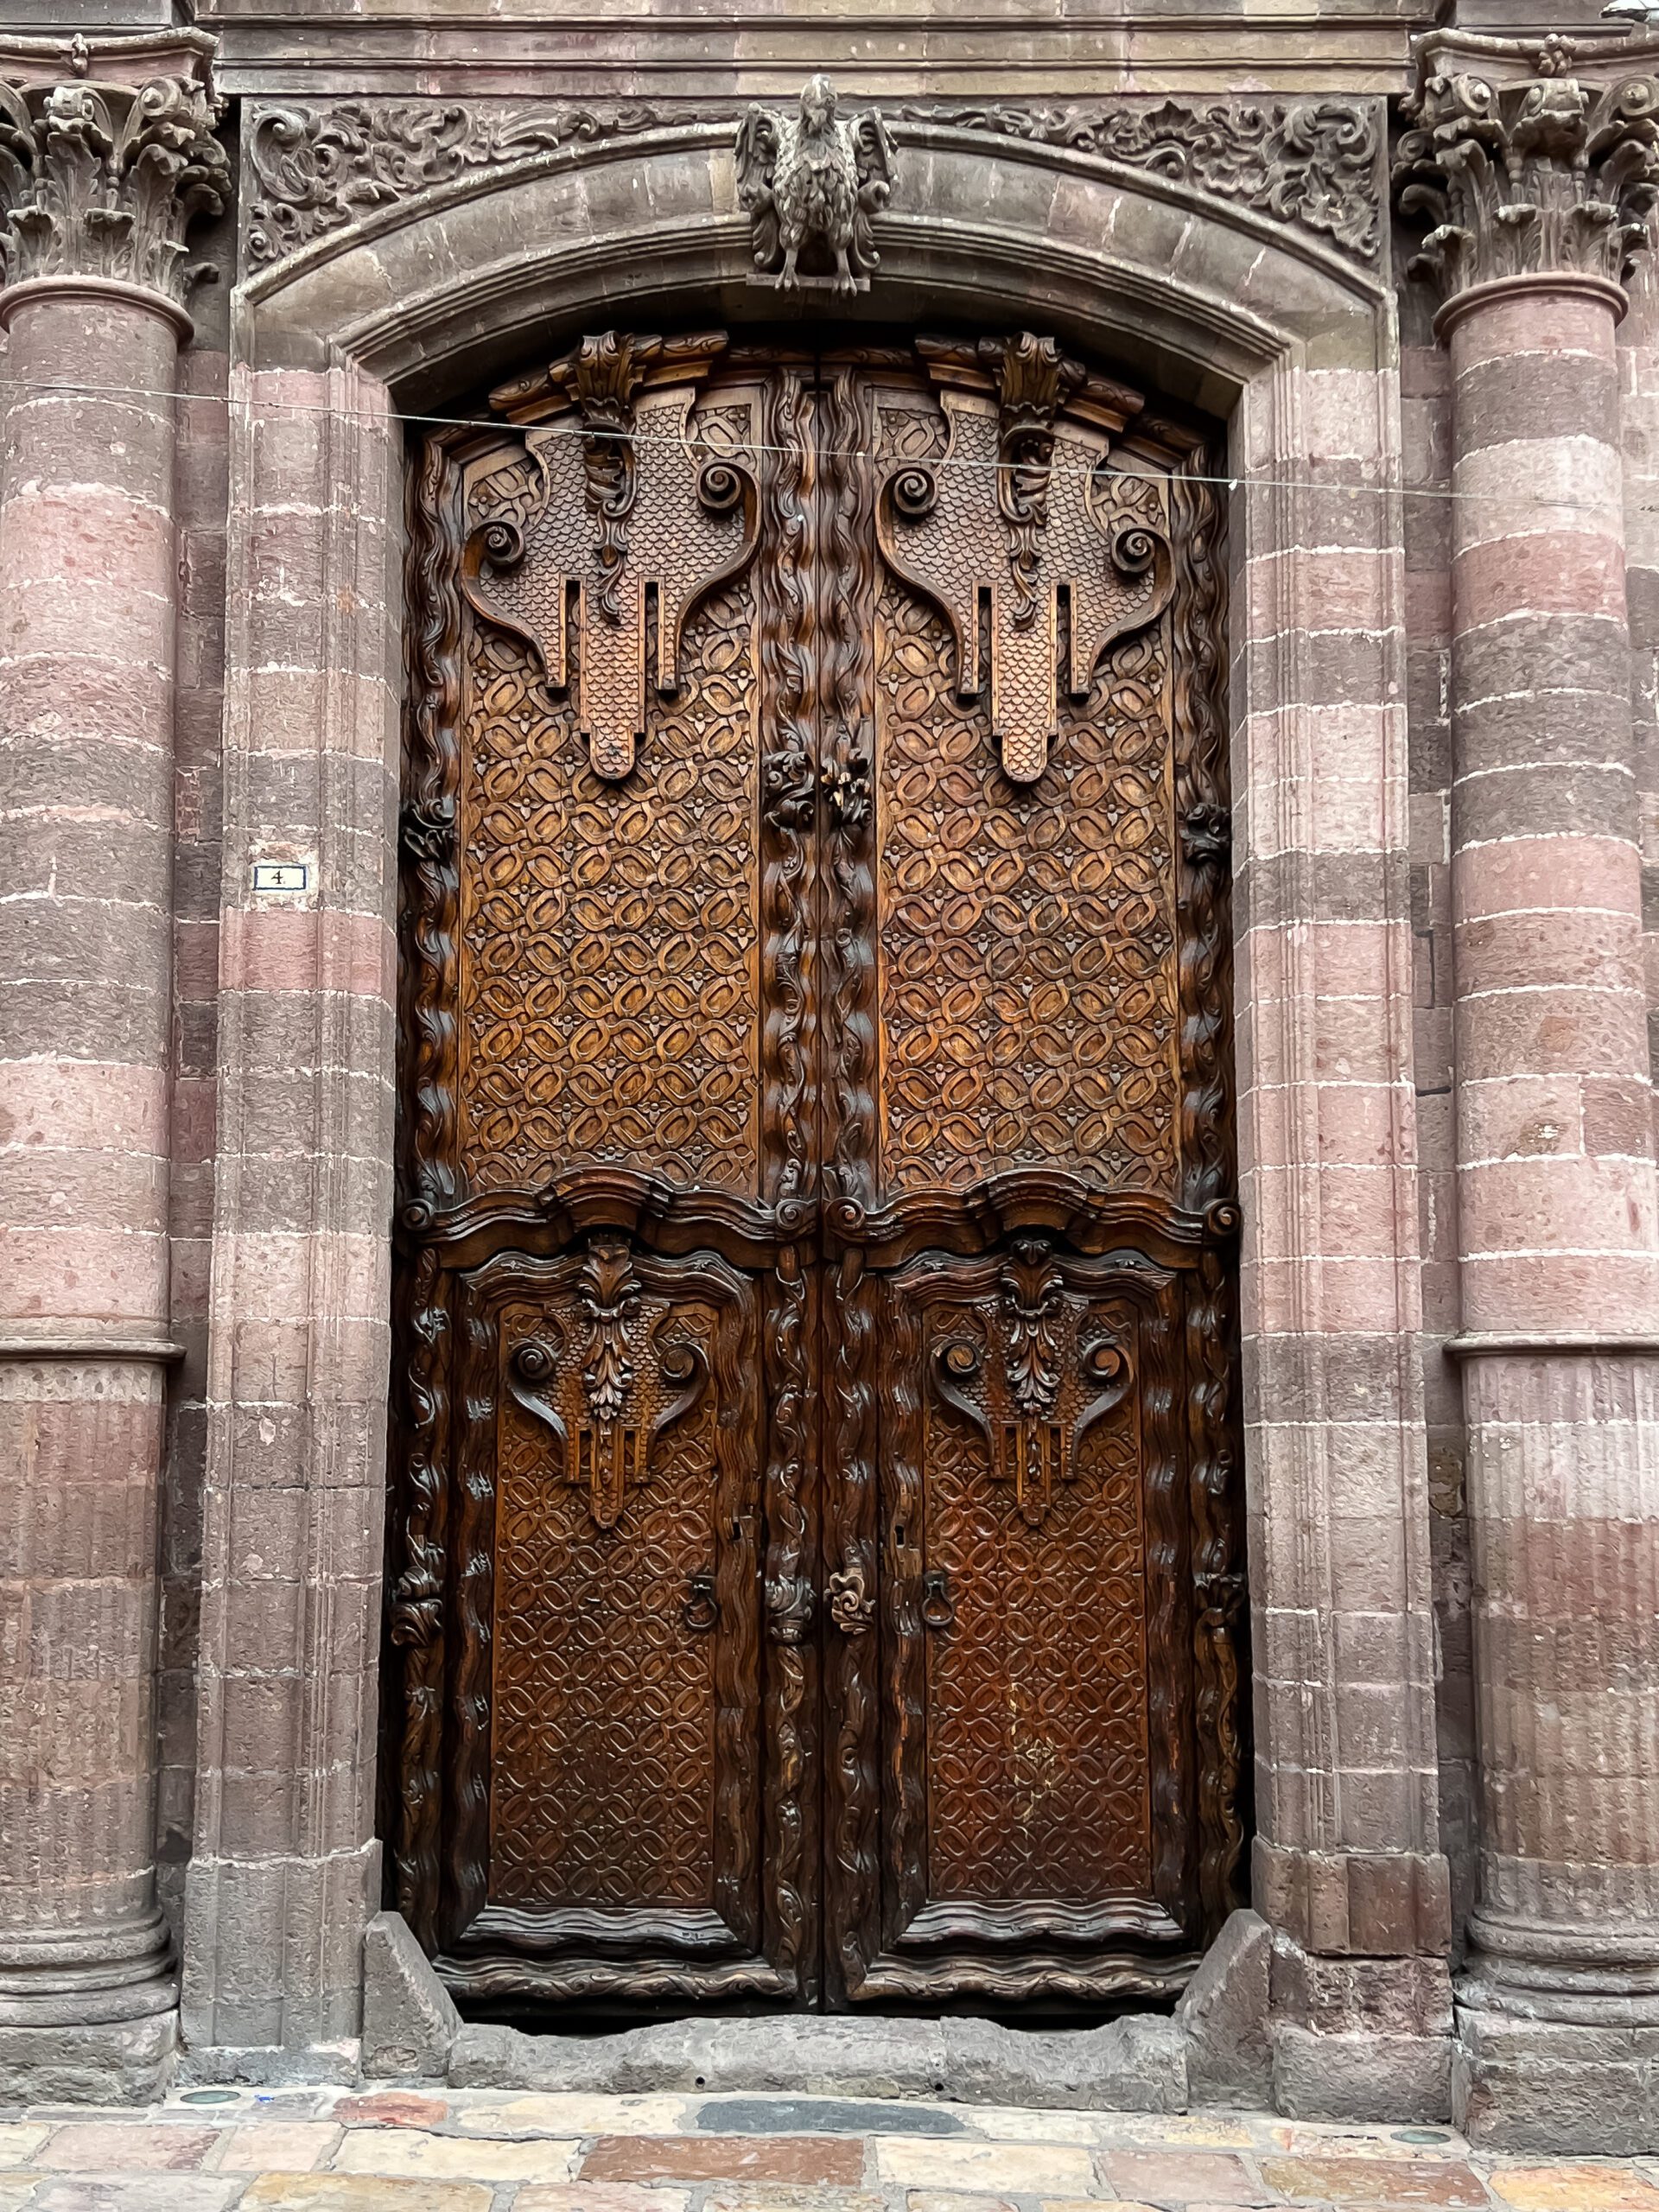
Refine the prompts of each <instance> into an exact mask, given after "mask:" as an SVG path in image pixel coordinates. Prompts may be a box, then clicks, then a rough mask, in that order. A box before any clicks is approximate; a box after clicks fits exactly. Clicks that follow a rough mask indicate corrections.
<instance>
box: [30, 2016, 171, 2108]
mask: <svg viewBox="0 0 1659 2212" xmlns="http://www.w3.org/2000/svg"><path fill="white" fill-rule="evenodd" d="M178 2047H179V2014H178V2007H177V2005H173V2006H172V2007H171V2008H170V2009H169V2010H168V2011H167V2012H152V2013H151V2014H150V2015H149V2017H148V2018H144V2019H137V2020H109V2021H105V2022H103V2023H101V2024H99V2025H98V2026H96V2027H29V2028H23V2027H17V2026H15V2025H13V2024H10V2023H8V2022H0V2105H34V2104H95V2105H143V2104H151V2103H153V2102H154V2101H156V2099H157V2098H158V2097H161V2096H163V2095H165V2094H166V2093H167V2090H168V2086H169V2084H170V2083H171V2082H172V2079H173V2071H174V2066H175V2058H176V2054H177V2051H178Z"/></svg>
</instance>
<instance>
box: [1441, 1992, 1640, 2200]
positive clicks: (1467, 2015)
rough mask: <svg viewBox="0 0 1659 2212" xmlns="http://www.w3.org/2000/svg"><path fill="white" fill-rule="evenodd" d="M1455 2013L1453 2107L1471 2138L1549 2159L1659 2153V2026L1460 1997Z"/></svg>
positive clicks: (1501, 2148) (1462, 2127)
mask: <svg viewBox="0 0 1659 2212" xmlns="http://www.w3.org/2000/svg"><path fill="white" fill-rule="evenodd" d="M1462 1996H1463V1993H1462V1992H1461V1991H1460V1992H1459V1999H1460V2000H1461V1999H1462ZM1457 2015H1458V2041H1457V2050H1456V2053H1455V2056H1454V2057H1453V2060H1452V2118H1453V2119H1454V2120H1455V2121H1456V2122H1457V2125H1458V2126H1459V2127H1460V2128H1461V2129H1462V2130H1463V2132H1464V2133H1465V2135H1467V2136H1468V2138H1469V2139H1470V2140H1471V2142H1473V2143H1478V2144H1480V2145H1482V2146H1483V2147H1485V2148H1489V2149H1491V2150H1495V2151H1541V2152H1548V2153H1549V2154H1551V2155H1552V2156H1554V2155H1556V2154H1559V2153H1560V2152H1584V2153H1586V2155H1588V2156H1591V2157H1596V2158H1625V2157H1630V2156H1631V2155H1632V2154H1640V2153H1642V2152H1659V2026H1653V2027H1643V2026H1606V2027H1591V2026H1588V2025H1586V2024H1585V2023H1583V2022H1582V2021H1576V2020H1572V2021H1569V2020H1540V2019H1531V2018H1526V2017H1524V2016H1523V2015H1522V2014H1519V2013H1515V2012H1491V2011H1485V2010H1482V2009H1480V2008H1479V2007H1478V2006H1475V2005H1467V2004H1465V2003H1463V2002H1462V2001H1459V2005H1458V2008H1457Z"/></svg>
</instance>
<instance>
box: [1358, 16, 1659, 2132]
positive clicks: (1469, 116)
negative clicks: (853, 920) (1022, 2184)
mask: <svg viewBox="0 0 1659 2212" xmlns="http://www.w3.org/2000/svg"><path fill="white" fill-rule="evenodd" d="M1592 54H1593V56H1594V59H1593V61H1592V59H1591V55H1592ZM1656 60H1659V41H1654V40H1652V39H1649V38H1643V39H1642V40H1640V41H1634V42H1630V43H1624V42H1620V41H1614V42H1612V43H1611V44H1602V43H1599V42H1598V44H1597V45H1596V46H1595V47H1594V48H1586V49H1585V50H1584V52H1583V54H1580V55H1575V54H1574V51H1573V48H1571V47H1570V46H1569V45H1568V44H1567V41H1564V40H1560V39H1555V38H1551V39H1548V40H1547V41H1544V43H1543V44H1542V45H1541V46H1540V45H1538V44H1537V43H1536V42H1535V41H1527V42H1524V43H1522V42H1520V41H1509V40H1503V39H1491V38H1478V37H1473V36H1470V35H1466V34H1465V35H1460V34H1457V33H1440V32H1437V33H1431V34H1430V35H1428V36H1427V37H1426V38H1424V39H1423V40H1421V41H1419V48H1418V67H1419V77H1418V83H1417V88H1416V90H1415V92H1414V96H1413V99H1412V101H1411V102H1410V104H1409V106H1410V112H1411V120H1412V121H1413V123H1414V124H1415V125H1416V126H1417V127H1416V128H1414V130H1412V131H1411V132H1410V133H1409V134H1408V137H1406V138H1405V139H1404V140H1403V141H1402V146H1401V150H1400V160H1399V166H1398V169H1397V171H1396V175H1397V177H1398V178H1399V181H1401V183H1402V187H1403V189H1402V195H1401V206H1402V213H1406V214H1407V215H1408V216H1409V215H1414V214H1417V215H1421V214H1424V213H1426V214H1427V216H1428V217H1429V219H1430V220H1431V222H1432V225H1433V227H1432V229H1431V231H1430V233H1429V235H1428V237H1427V240H1426V241H1425V244H1424V248H1423V251H1422V253H1421V256H1420V257H1419V259H1418V260H1417V262H1416V263H1414V264H1413V266H1414V269H1415V270H1419V271H1421V273H1424V274H1427V275H1428V276H1431V277H1433V278H1434V279H1435V280H1436V281H1437V282H1438V283H1439V284H1440V289H1441V292H1442V295H1443V304H1442V306H1441V308H1440V316H1439V321H1438V324H1437V328H1438V330H1439V333H1440V337H1441V338H1442V340H1443V341H1444V342H1445V344H1446V346H1447V347H1448V349H1449V352H1450V354H1451V364H1452V449H1453V475H1452V488H1453V494H1454V505H1453V511H1452V513H1453V554H1454V562H1453V623H1452V636H1453V641H1452V715H1453V739H1454V747H1455V757H1454V765H1453V791H1452V900H1453V923H1454V945H1455V963H1456V999H1455V1009H1456V1011H1455V1049H1456V1093H1457V1136H1458V1225H1459V1274H1460V1283H1461V1295H1462V1334H1461V1336H1460V1337H1459V1338H1458V1339H1456V1340H1455V1343H1454V1346H1453V1350H1454V1351H1455V1352H1456V1353H1457V1354H1459V1355H1460V1357H1461V1361H1462V1369H1463V1378H1464V1408H1465V1421H1466V1424H1467V1430H1468V1497H1469V1510H1470V1516H1471V1533H1472V1537H1473V1546H1474V1560H1475V1586H1476V1600H1475V1602H1476V1653H1475V1666H1476V1694H1477V1705H1478V1731H1479V1762H1480V1778H1481V1798H1482V1803H1481V1823H1482V1834H1481V1844H1482V1849H1481V1876H1480V1901H1479V1904H1478V1908H1477V1910H1476V1912H1475V1914H1474V1916H1473V1921H1472V1924H1471V1929H1470V1959H1469V1965H1468V1970H1467V1973H1466V1974H1465V1979H1464V1980H1463V1983H1462V1985H1461V1987H1460V1991H1459V2039H1460V2045H1461V2050H1460V2055H1459V2062H1458V2081H1457V2086H1458V2089H1459V2099H1460V2110H1459V2116H1460V2117H1461V2118H1463V2120H1465V2125H1466V2126H1468V2128H1469V2130H1470V2132H1471V2133H1474V2134H1476V2135H1478V2136H1479V2137H1481V2138H1482V2139H1485V2140H1488V2141H1491V2142H1495V2143H1502V2144H1505V2145H1513V2146H1516V2147H1524V2146H1526V2145H1539V2146H1542V2145H1552V2146H1559V2145H1561V2144H1563V2143H1567V2144H1577V2145H1581V2146H1582V2147H1583V2148H1585V2149H1586V2150H1592V2149H1593V2150H1598V2151H1603V2152H1611V2151H1615V2150H1621V2149H1625V2150H1636V2149H1644V2148H1645V2149H1650V2148H1651V2147H1652V2146H1653V2144H1654V2141H1655V2140H1656V2137H1659V2101H1656V2094H1659V2093H1656V2090H1655V2088H1654V2086H1653V2083H1654V2080H1655V2068H1654V2065H1653V2060H1654V2058H1655V2057H1656V2056H1659V1588H1656V1580H1659V1389H1656V1381H1659V1223H1656V1184H1655V1173H1654V1154H1653V1138H1652V1115H1651V1107H1650V1093H1649V1084H1650V1073H1649V1052H1648V1041H1647V1034H1646V997H1645V993H1644V989H1643V969H1642V943H1641V929H1642V911H1641V875H1640V865H1639V859H1640V856H1639V849H1638V843H1637V799H1636V790H1635V783H1634V778H1633V772H1632V770H1633V761H1632V746H1631V717H1630V662H1629V639H1628V634H1627V629H1626V619H1625V584H1624V521H1623V505H1622V480H1621V476H1622V472H1621V463H1620V452H1619V429H1618V371H1617V364H1616V356H1615V330H1616V327H1617V325H1618V320H1619V317H1620V316H1621V315H1622V314H1623V312H1624V304H1625V299H1624V291H1623V289H1622V280H1623V279H1624V277H1625V276H1626V275H1627V274H1628V273H1629V269H1630V257H1631V256H1632V255H1634V254H1635V253H1636V252H1637V251H1639V250H1641V249H1642V248H1643V247H1644V246H1645V245H1646V243H1647V226H1646V217H1647V214H1648V211H1649V207H1651V205H1652V204H1653V201H1654V199H1655V196H1656V194H1655V178H1656V176H1659V157H1656V154H1655V150H1654V148H1655V143H1656V124H1655V118H1656V115H1659V79H1656V77H1655V76H1654V75H1651V74H1649V73H1647V72H1648V71H1650V70H1652V69H1653V68H1654V67H1655V63H1656Z"/></svg>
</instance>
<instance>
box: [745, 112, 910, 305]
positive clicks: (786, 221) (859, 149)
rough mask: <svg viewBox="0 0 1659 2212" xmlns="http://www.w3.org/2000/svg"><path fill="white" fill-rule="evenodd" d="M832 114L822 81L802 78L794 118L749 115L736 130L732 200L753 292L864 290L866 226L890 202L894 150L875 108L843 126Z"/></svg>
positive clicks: (871, 252)
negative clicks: (738, 211) (740, 216)
mask: <svg viewBox="0 0 1659 2212" xmlns="http://www.w3.org/2000/svg"><path fill="white" fill-rule="evenodd" d="M837 105H838V103H837V99H836V88H835V86H833V85H832V84H831V83H830V81H829V78H828V77H825V76H816V77H810V78H809V79H807V81H806V84H805V86H804V87H803V89H802V92H801V98H800V104H799V107H798V111H797V112H796V113H795V114H794V115H786V114H785V115H775V114H773V113H772V111H771V110H769V109H767V108H763V107H752V108H751V109H750V110H749V111H748V113H747V115H746V116H745V117H744V118H743V120H742V122H741V124H740V125H739V126H738V133H737V196H738V200H739V204H740V205H741V207H742V208H743V211H744V213H746V214H747V216H748V218H749V226H750V238H751V244H752V250H753V258H754V266H755V272H756V273H755V276H754V277H753V279H752V280H751V281H752V282H754V283H766V284H775V285H776V286H777V287H778V289H779V290H780V291H785V292H794V291H798V290H800V289H801V288H802V286H803V285H817V286H819V287H827V288H828V289H829V290H830V291H832V292H835V293H838V294H850V293H853V292H867V291H868V289H869V288H870V271H871V270H873V269H874V268H875V267H876V265H877V264H878V263H879V261H880V254H878V253H877V251H876V250H875V238H874V231H873V229H872V218H873V217H874V216H875V215H877V214H879V213H880V211H881V209H882V208H883V207H886V206H887V201H888V200H889V199H890V198H891V197H892V194H893V145H892V142H891V140H890V138H889V137H888V134H887V126H886V124H884V123H883V122H882V120H881V118H880V115H878V114H877V113H876V111H875V110H874V108H867V109H866V110H865V111H864V112H863V114H861V115H859V116H855V117H854V118H853V119H852V120H851V121H850V122H843V121H842V120H841V118H839V117H838V115H837V113H836V107H837ZM803 258H804V260H805V263H806V264H807V265H806V266H805V267H803V266H802V262H803ZM814 264H818V265H816V266H815V265H814Z"/></svg>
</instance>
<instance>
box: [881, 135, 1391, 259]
mask: <svg viewBox="0 0 1659 2212" xmlns="http://www.w3.org/2000/svg"><path fill="white" fill-rule="evenodd" d="M899 115H900V117H901V118H908V119H909V120H912V121H914V122H918V123H936V124H948V125H950V126H953V127H954V128H956V129H957V130H984V131H991V132H994V133H995V134H996V135H997V136H998V137H1004V138H1025V139H1029V140H1030V141H1031V142H1032V143H1034V144H1038V145H1045V146H1067V147H1071V148H1072V149H1075V150H1076V151H1077V152H1078V153H1082V154H1096V155H1098V156H1101V157H1102V158H1103V159H1104V160H1107V161H1113V162H1123V163H1124V164H1125V165H1126V166H1127V167H1128V168H1139V169H1153V170H1155V171H1156V172H1157V174H1158V175H1160V176H1166V177H1172V178H1173V179H1174V180H1175V181H1177V182H1178V183H1180V184H1185V185H1189V186H1191V187H1192V188H1193V189H1194V190H1196V191H1198V192H1207V193H1211V194H1213V195H1214V196H1215V197H1216V198H1217V199H1218V200H1235V201H1236V202H1237V203H1238V204H1239V205H1241V206H1243V207H1249V208H1251V209H1252V210H1254V212H1255V213H1257V214H1262V215H1268V216H1271V217H1272V219H1274V222H1278V223H1290V224H1294V226H1297V227H1298V228H1299V229H1301V230H1305V231H1312V232H1314V233H1315V235H1316V236H1319V237H1322V238H1330V239H1331V240H1332V242H1333V243H1334V244H1335V245H1339V246H1342V247H1344V248H1345V250H1346V251H1348V252H1350V253H1352V254H1355V255H1357V257H1359V258H1360V259H1361V260H1362V261H1367V262H1373V261H1375V260H1376V257H1377V255H1378V253H1379V251H1380V250H1381V247H1380V242H1381V236H1382V224H1381V213H1382V207H1383V186H1382V179H1381V175H1380V169H1379V161H1380V155H1381V149H1382V144H1383V136H1382V130H1381V128H1380V118H1381V109H1380V106H1379V105H1377V104H1376V103H1374V102H1371V101H1368V100H1274V101H1273V102H1271V103H1270V104H1267V105H1258V104H1256V103H1255V102H1250V101H1239V102H1232V101H1215V102H1206V103H1204V104H1198V103H1195V102H1192V101H1188V100H1160V101H1158V102H1156V103H1155V104H1149V103H1147V102H1146V101H1144V100H1115V101H1112V102H1109V103H1102V104H1101V105H1092V104H1091V105H1087V106H1075V107H1045V108H1030V107H1020V106H1015V105H1012V104H1009V105H1002V104H1001V103H999V104H998V105H994V106H987V105H975V106H941V105H928V106H922V105H916V106H908V107H903V108H900V110H899Z"/></svg>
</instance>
